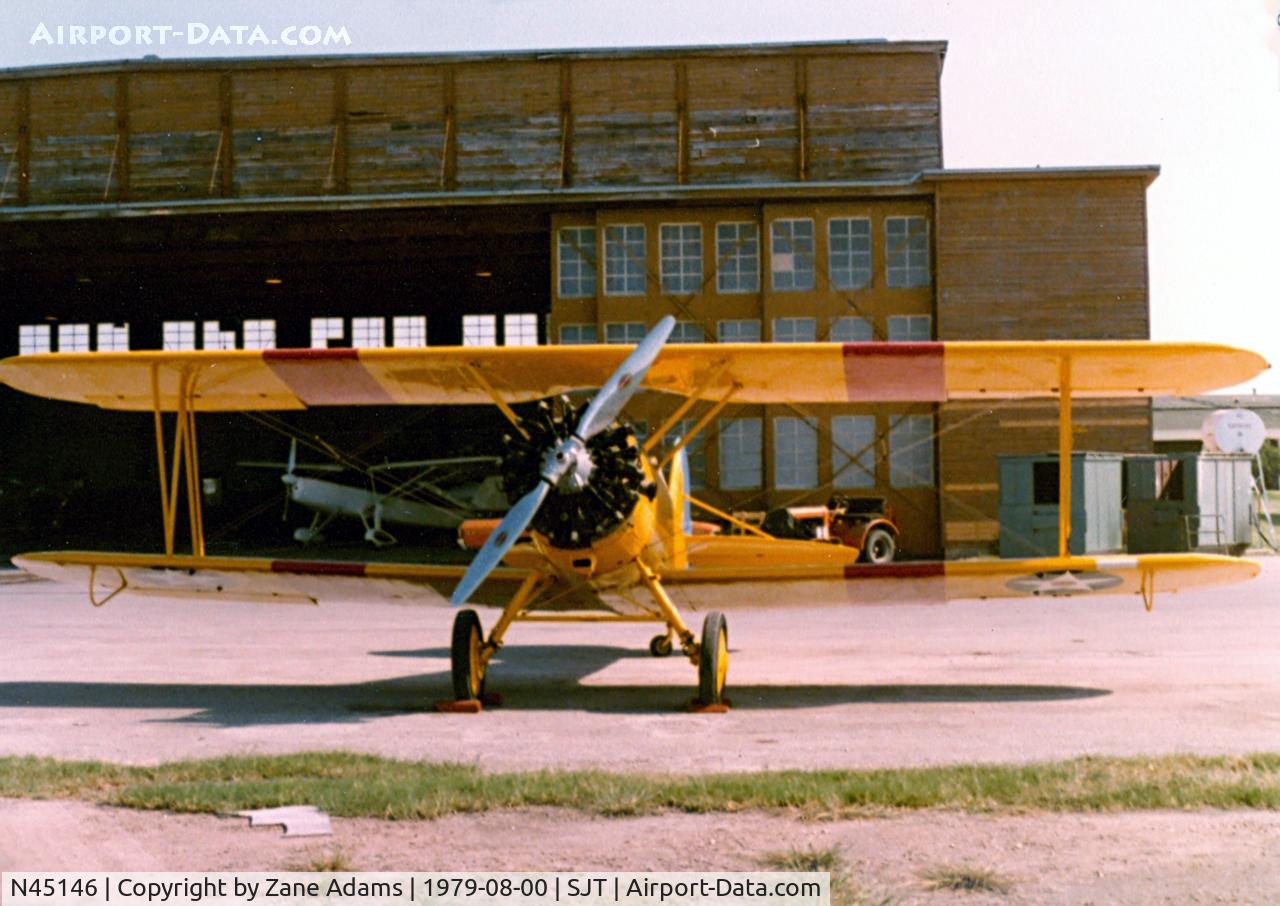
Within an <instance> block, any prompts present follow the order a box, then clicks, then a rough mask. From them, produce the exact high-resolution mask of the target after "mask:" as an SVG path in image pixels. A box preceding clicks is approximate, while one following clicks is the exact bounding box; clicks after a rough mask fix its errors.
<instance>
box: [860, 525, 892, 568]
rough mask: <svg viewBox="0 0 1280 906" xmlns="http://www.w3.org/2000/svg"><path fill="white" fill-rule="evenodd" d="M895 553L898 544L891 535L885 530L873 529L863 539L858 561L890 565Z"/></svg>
mask: <svg viewBox="0 0 1280 906" xmlns="http://www.w3.org/2000/svg"><path fill="white" fill-rule="evenodd" d="M897 552H898V542H897V541H895V540H894V537H893V534H892V533H891V532H889V531H888V530H887V529H882V528H873V529H872V530H871V531H869V532H867V537H866V538H864V539H863V542H862V555H861V556H860V557H859V558H858V559H859V560H862V561H864V562H866V563H892V562H893V557H894V554H896V553H897Z"/></svg>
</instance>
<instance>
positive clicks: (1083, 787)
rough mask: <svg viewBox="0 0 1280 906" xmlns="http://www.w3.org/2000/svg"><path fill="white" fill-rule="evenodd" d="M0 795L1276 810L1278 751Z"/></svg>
mask: <svg viewBox="0 0 1280 906" xmlns="http://www.w3.org/2000/svg"><path fill="white" fill-rule="evenodd" d="M0 796H13V797H25V798H72V799H87V800H91V801H97V802H105V803H110V804H114V805H121V806H127V807H131V808H143V809H169V810H173V811H183V812H213V813H223V812H229V811H235V810H239V809H247V808H266V807H270V806H278V805H296V804H311V805H316V806H318V807H319V808H321V809H324V810H325V811H326V812H328V813H329V814H331V815H340V816H351V817H356V816H363V817H373V818H392V819H406V818H436V817H439V816H441V815H448V814H456V813H462V812H481V811H488V810H491V809H500V808H521V807H527V806H556V807H562V808H573V809H579V810H582V811H585V812H591V813H595V814H601V815H638V814H650V813H654V812H658V811H663V810H670V811H684V812H736V811H743V810H747V809H764V810H775V811H784V812H788V813H791V814H795V815H798V816H800V817H806V818H826V817H843V816H849V815H867V814H879V813H883V812H886V811H891V810H899V809H951V810H960V811H970V812H996V811H1026V810H1041V811H1066V812H1072V811H1121V810H1131V809H1165V808H1175V809H1183V808H1221V809H1241V808H1247V809H1277V810H1280V754H1276V753H1266V754H1255V755H1245V756H1232V757H1214V758H1203V757H1195V756H1166V757H1160V758H1078V759H1073V760H1070V761H1059V762H1049V763H1039V764H1026V765H954V766H947V767H935V768H910V769H902V770H874V771H762V772H757V773H742V774H706V775H682V774H672V775H669V776H664V775H656V774H618V773H610V772H607V771H593V770H588V771H567V770H542V771H525V772H518V773H487V772H484V771H481V770H480V769H479V768H477V767H475V766H472V765H462V764H448V763H445V764H440V763H429V762H408V761H394V760H391V759H387V758H380V757H376V756H372V755H354V754H349V753H341V752H338V753H302V754H297V755H276V756H237V757H227V758H217V759H212V760H207V761H182V762H174V763H170V764H162V765H158V766H155V767H134V766H124V765H111V764H104V763H101V762H66V761H56V760H53V759H47V758H16V757H8V758H0Z"/></svg>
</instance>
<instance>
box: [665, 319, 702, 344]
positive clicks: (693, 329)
mask: <svg viewBox="0 0 1280 906" xmlns="http://www.w3.org/2000/svg"><path fill="white" fill-rule="evenodd" d="M706 340H707V334H706V331H704V330H703V329H702V325H701V324H699V323H698V322H697V321H677V322H676V326H675V327H674V328H672V330H671V336H670V337H669V338H668V339H667V342H668V343H705V342H706Z"/></svg>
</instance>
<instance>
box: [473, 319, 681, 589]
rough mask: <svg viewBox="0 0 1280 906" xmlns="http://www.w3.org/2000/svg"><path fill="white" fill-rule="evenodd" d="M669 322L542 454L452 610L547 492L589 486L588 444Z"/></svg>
mask: <svg viewBox="0 0 1280 906" xmlns="http://www.w3.org/2000/svg"><path fill="white" fill-rule="evenodd" d="M675 323H676V322H675V318H673V317H671V316H670V315H668V316H666V317H665V318H663V319H662V320H661V321H659V322H658V323H657V324H656V325H655V326H654V328H653V329H652V330H650V331H649V333H648V335H647V336H646V337H645V338H644V339H643V340H642V341H641V342H640V345H638V346H637V347H636V348H635V349H633V350H632V351H631V354H630V355H628V356H627V357H626V358H625V359H623V361H622V364H621V365H619V366H618V369H617V370H616V371H614V373H613V375H612V376H611V377H610V378H609V380H608V381H607V382H606V383H605V385H604V386H603V387H601V388H600V391H599V392H598V393H597V394H596V395H595V396H594V397H593V398H592V400H591V402H590V403H589V404H588V405H587V408H586V410H585V411H584V412H583V413H582V415H581V417H580V418H579V419H578V425H577V427H576V428H574V430H573V432H572V433H570V434H569V435H568V436H567V437H564V438H562V439H558V440H557V441H556V442H555V444H554V446H552V447H550V448H549V449H547V450H546V452H545V454H544V455H543V459H542V468H541V471H540V473H539V475H538V481H537V483H536V484H535V485H534V487H533V488H532V490H530V491H528V492H527V493H526V494H525V495H524V496H523V497H521V498H520V500H519V501H517V502H516V505H515V506H513V507H512V508H511V509H510V510H509V511H508V512H507V515H506V516H504V517H503V518H502V521H501V522H500V523H498V527H497V528H496V529H494V531H493V534H491V535H490V536H489V538H488V540H486V541H485V543H484V546H483V547H481V548H480V551H479V552H478V553H477V554H476V556H475V559H474V560H472V561H471V566H469V567H468V568H467V571H466V573H465V574H464V575H463V577H462V581H461V582H459V583H458V587H457V588H456V589H455V590H454V592H453V596H452V598H451V600H452V602H453V603H454V604H455V605H457V604H462V603H463V602H465V601H466V600H467V599H468V598H469V597H471V594H472V592H474V591H475V590H476V588H478V587H479V586H480V583H481V582H483V581H484V580H485V578H486V577H487V576H488V575H489V573H490V572H492V571H493V569H494V567H496V566H497V565H498V564H499V563H501V562H502V558H503V557H504V556H506V553H507V551H509V550H511V548H512V546H513V545H514V544H515V543H516V539H518V538H519V537H520V535H521V534H523V532H524V531H525V529H527V528H528V527H529V523H531V522H532V521H533V519H534V517H535V516H536V515H537V513H538V510H539V509H540V508H541V507H542V504H543V502H544V501H545V500H546V499H547V495H548V494H550V493H551V491H552V489H558V490H560V491H562V492H566V493H570V494H572V493H577V492H579V491H583V490H585V489H586V488H587V487H588V486H589V485H590V484H591V479H592V476H593V475H594V474H595V472H596V461H595V458H594V457H593V455H592V449H591V447H592V445H591V441H592V439H593V438H595V437H596V435H599V434H601V432H603V431H604V430H605V429H606V428H608V427H609V426H610V425H612V424H613V423H614V422H615V421H616V420H617V418H618V416H619V415H620V414H621V413H622V410H623V408H624V407H625V406H626V405H627V402H628V401H629V400H630V399H631V397H632V396H634V395H635V393H636V391H637V390H639V389H640V385H641V384H642V383H643V382H644V377H645V374H647V373H648V371H649V367H650V366H651V365H653V363H654V361H655V360H656V359H657V358H658V354H659V353H660V352H661V351H662V347H663V346H664V345H665V344H666V342H667V337H668V336H670V335H671V330H672V328H674V327H675Z"/></svg>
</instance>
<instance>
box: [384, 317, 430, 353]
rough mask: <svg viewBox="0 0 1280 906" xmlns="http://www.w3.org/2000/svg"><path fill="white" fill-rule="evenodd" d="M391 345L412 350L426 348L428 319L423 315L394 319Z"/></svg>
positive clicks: (392, 320)
mask: <svg viewBox="0 0 1280 906" xmlns="http://www.w3.org/2000/svg"><path fill="white" fill-rule="evenodd" d="M391 345H392V346H399V347H402V348H412V349H416V348H418V347H421V346H426V345H427V319H426V317H425V316H423V315H397V316H396V317H394V318H392V319H391Z"/></svg>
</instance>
